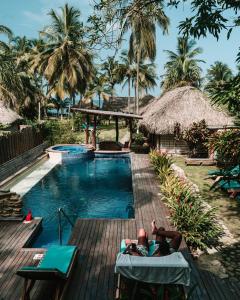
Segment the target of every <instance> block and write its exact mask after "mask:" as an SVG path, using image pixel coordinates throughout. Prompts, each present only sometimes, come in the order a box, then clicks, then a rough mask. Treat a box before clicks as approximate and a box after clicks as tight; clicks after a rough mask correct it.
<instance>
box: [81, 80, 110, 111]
mask: <svg viewBox="0 0 240 300" xmlns="http://www.w3.org/2000/svg"><path fill="white" fill-rule="evenodd" d="M107 83H108V80H107V78H106V77H105V76H104V75H96V76H95V77H94V81H93V82H92V83H91V84H90V85H89V88H88V89H87V91H86V92H85V94H84V97H83V102H85V103H86V102H90V103H91V108H92V107H93V99H94V97H96V96H97V97H98V107H99V109H100V108H101V99H103V100H105V101H108V100H109V98H110V94H111V92H112V89H111V88H110V87H109V86H108V84H107Z"/></svg>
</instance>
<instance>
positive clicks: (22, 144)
mask: <svg viewBox="0 0 240 300" xmlns="http://www.w3.org/2000/svg"><path fill="white" fill-rule="evenodd" d="M43 141H44V135H43V132H42V130H40V129H34V128H30V127H28V128H24V129H22V130H21V131H18V132H12V133H10V134H8V135H4V136H0V165H1V164H3V163H5V162H7V161H9V160H11V159H13V158H15V157H16V156H19V155H21V154H22V153H24V152H26V151H28V150H30V149H32V148H34V147H36V146H38V145H40V144H42V143H43Z"/></svg>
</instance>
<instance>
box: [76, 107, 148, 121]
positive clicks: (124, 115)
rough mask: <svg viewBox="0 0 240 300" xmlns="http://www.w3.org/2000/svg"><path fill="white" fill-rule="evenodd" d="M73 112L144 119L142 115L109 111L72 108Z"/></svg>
mask: <svg viewBox="0 0 240 300" xmlns="http://www.w3.org/2000/svg"><path fill="white" fill-rule="evenodd" d="M71 110H72V111H76V112H81V113H83V114H86V115H99V116H112V117H118V118H125V119H142V118H143V117H142V116H140V115H134V114H128V113H123V112H117V111H108V110H97V109H86V108H76V107H72V108H71Z"/></svg>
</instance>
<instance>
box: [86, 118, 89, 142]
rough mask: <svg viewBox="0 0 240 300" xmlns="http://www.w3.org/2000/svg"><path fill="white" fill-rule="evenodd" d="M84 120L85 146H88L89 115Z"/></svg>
mask: <svg viewBox="0 0 240 300" xmlns="http://www.w3.org/2000/svg"><path fill="white" fill-rule="evenodd" d="M86 119H87V124H86V125H87V126H86V129H85V144H86V145H88V143H89V131H88V129H89V115H86Z"/></svg>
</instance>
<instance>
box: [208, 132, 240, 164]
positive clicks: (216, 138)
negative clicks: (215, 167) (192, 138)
mask: <svg viewBox="0 0 240 300" xmlns="http://www.w3.org/2000/svg"><path fill="white" fill-rule="evenodd" d="M208 146H209V147H210V148H211V149H213V150H214V151H216V152H217V159H218V161H219V162H221V163H222V164H226V165H237V164H239V163H240V129H231V130H224V131H220V132H216V133H215V134H213V135H211V137H210V139H209V142H208Z"/></svg>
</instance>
